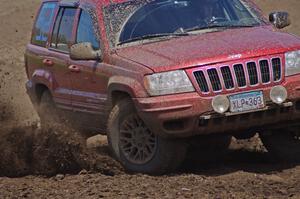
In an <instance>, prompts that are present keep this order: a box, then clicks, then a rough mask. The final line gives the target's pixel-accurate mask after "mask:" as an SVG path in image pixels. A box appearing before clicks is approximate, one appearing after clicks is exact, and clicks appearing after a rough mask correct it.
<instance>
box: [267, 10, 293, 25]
mask: <svg viewBox="0 0 300 199" xmlns="http://www.w3.org/2000/svg"><path fill="white" fill-rule="evenodd" d="M269 21H270V22H271V23H272V24H273V25H274V26H275V27H276V28H278V29H282V28H285V27H287V26H289V25H290V24H291V21H290V16H289V13H287V12H272V13H270V15H269Z"/></svg>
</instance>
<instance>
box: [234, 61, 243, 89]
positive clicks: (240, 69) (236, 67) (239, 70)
mask: <svg viewBox="0 0 300 199" xmlns="http://www.w3.org/2000/svg"><path fill="white" fill-rule="evenodd" d="M233 67H234V72H235V76H236V80H237V83H238V86H239V87H244V86H246V77H245V71H244V67H243V65H242V64H237V65H234V66H233Z"/></svg>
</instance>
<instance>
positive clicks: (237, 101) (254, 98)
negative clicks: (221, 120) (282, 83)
mask: <svg viewBox="0 0 300 199" xmlns="http://www.w3.org/2000/svg"><path fill="white" fill-rule="evenodd" d="M229 101H230V111H231V112H232V113H236V112H246V111H251V110H256V109H262V108H264V107H265V103H264V96H263V92H262V91H254V92H249V93H242V94H238V95H231V96H229Z"/></svg>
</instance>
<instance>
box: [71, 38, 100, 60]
mask: <svg viewBox="0 0 300 199" xmlns="http://www.w3.org/2000/svg"><path fill="white" fill-rule="evenodd" d="M101 56H102V53H101V50H97V51H96V50H94V49H93V46H92V44H91V43H89V42H85V43H79V44H74V45H72V46H71V49H70V58H71V59H74V60H100V59H101Z"/></svg>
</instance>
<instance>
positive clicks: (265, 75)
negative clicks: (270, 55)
mask: <svg viewBox="0 0 300 199" xmlns="http://www.w3.org/2000/svg"><path fill="white" fill-rule="evenodd" d="M259 65H260V71H261V80H262V82H263V83H268V82H270V68H269V62H268V61H267V60H262V61H259Z"/></svg>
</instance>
